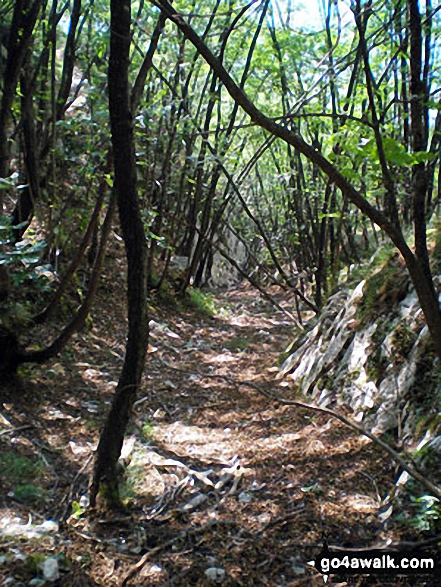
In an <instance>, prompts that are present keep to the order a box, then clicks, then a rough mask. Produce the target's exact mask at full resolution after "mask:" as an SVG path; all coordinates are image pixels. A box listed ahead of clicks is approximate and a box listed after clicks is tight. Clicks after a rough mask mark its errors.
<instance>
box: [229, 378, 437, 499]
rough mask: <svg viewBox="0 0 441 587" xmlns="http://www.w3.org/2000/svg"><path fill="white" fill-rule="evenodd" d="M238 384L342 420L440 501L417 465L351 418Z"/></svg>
mask: <svg viewBox="0 0 441 587" xmlns="http://www.w3.org/2000/svg"><path fill="white" fill-rule="evenodd" d="M238 383H239V385H246V386H247V387H251V388H252V389H255V390H256V391H258V392H259V393H261V394H262V395H264V396H266V397H267V398H269V399H271V400H273V401H276V402H278V403H279V404H282V405H284V406H295V407H297V408H302V409H305V410H310V411H311V410H312V411H313V412H319V413H321V414H327V415H328V416H331V417H332V418H335V419H336V420H340V422H342V423H343V424H345V426H347V427H348V428H350V429H351V430H354V431H355V432H357V433H358V434H362V435H363V436H366V437H367V438H369V440H372V442H373V443H374V444H376V445H377V446H379V447H380V448H382V449H383V450H384V451H385V452H387V453H388V455H389V456H390V457H392V459H393V460H394V461H396V462H397V463H398V464H399V465H400V467H401V468H402V469H403V471H406V473H408V474H409V475H410V476H411V477H413V478H414V479H416V480H417V481H419V482H420V483H421V485H423V487H425V488H426V489H427V490H428V491H429V492H430V494H431V495H434V496H435V497H437V498H438V499H441V488H440V487H438V485H435V484H434V483H432V482H431V481H430V480H429V479H427V478H426V477H424V475H423V474H422V473H421V472H420V471H419V470H418V469H417V468H416V467H415V465H412V464H410V463H408V462H407V461H405V460H404V459H403V457H402V456H401V455H400V454H399V453H398V452H397V451H396V450H394V449H393V448H392V447H391V446H389V445H388V444H387V443H386V442H384V441H383V440H381V438H378V436H375V434H372V432H369V431H368V430H366V429H365V428H363V426H360V425H359V424H356V423H355V422H354V421H353V420H351V419H350V418H347V417H346V416H343V414H340V413H339V412H336V411H335V410H331V409H330V408H324V407H321V406H317V405H315V404H309V403H306V402H301V401H297V400H288V399H285V398H283V397H280V396H279V395H277V394H276V393H272V392H269V391H266V390H265V389H263V388H262V387H260V385H257V384H256V383H253V382H251V381H239V382H238Z"/></svg>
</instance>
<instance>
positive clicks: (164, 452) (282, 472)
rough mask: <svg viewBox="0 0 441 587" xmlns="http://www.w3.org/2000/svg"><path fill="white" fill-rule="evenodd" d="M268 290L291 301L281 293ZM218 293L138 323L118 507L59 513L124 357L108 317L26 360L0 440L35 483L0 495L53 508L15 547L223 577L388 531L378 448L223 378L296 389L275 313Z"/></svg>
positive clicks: (72, 573) (298, 567) (26, 509)
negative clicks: (49, 525)
mask: <svg viewBox="0 0 441 587" xmlns="http://www.w3.org/2000/svg"><path fill="white" fill-rule="evenodd" d="M278 301H279V303H282V304H286V305H287V307H288V306H289V302H287V301H286V300H285V301H284V300H283V299H282V298H281V296H280V294H279V300H278ZM216 303H217V306H218V307H219V308H222V309H221V310H220V311H219V312H218V313H217V314H216V315H215V317H212V318H210V317H202V318H201V317H200V315H198V313H197V312H194V311H192V312H184V313H179V314H174V315H173V316H170V315H167V314H165V313H164V314H163V315H162V316H159V317H156V318H155V319H154V321H153V322H152V323H151V343H150V345H151V346H150V349H149V360H148V365H147V370H146V377H145V381H144V384H143V388H142V393H141V394H140V396H139V399H138V401H137V403H136V405H135V414H134V419H133V423H132V425H131V429H130V431H129V436H128V439H127V443H126V445H125V449H124V451H125V453H127V454H130V459H131V462H130V465H129V466H128V468H127V470H126V473H125V481H124V484H123V486H124V489H123V493H124V495H125V496H126V498H127V499H128V501H129V503H130V508H129V509H128V513H127V514H122V515H117V516H115V517H113V518H110V519H109V518H103V517H101V516H100V515H99V513H97V514H95V515H92V516H90V515H89V516H81V515H80V514H81V512H80V511H78V512H77V514H78V515H77V516H74V517H72V516H71V517H70V518H69V515H70V514H71V507H70V504H71V502H72V501H73V500H76V501H80V498H81V495H82V494H84V493H86V489H87V474H88V468H87V463H88V458H89V457H90V455H91V454H92V449H93V444H92V439H95V440H96V438H97V434H98V431H99V427H100V425H101V422H102V419H103V417H104V414H105V411H106V408H107V405H108V403H109V401H110V398H111V394H112V390H113V389H114V386H115V381H116V379H117V374H118V369H119V367H120V364H121V362H120V361H121V356H122V352H123V348H124V347H123V341H124V332H123V331H122V330H121V331H120V326H118V325H115V324H114V323H112V324H110V323H106V322H105V321H104V322H102V323H100V322H96V323H95V324H94V326H93V329H92V330H91V331H90V332H86V333H84V334H82V335H81V336H78V337H77V339H76V342H75V344H74V345H73V347H72V349H71V350H70V351H69V352H67V353H65V355H64V356H63V358H62V359H60V361H59V363H57V364H55V365H52V367H51V368H50V369H49V370H47V369H46V370H44V369H38V368H36V369H35V370H33V371H32V372H31V374H30V377H29V389H28V390H25V391H24V394H23V395H22V397H21V398H17V399H15V400H14V401H11V402H10V403H6V404H4V405H3V407H4V409H3V412H5V413H6V414H7V415H8V418H9V421H10V422H11V425H13V426H14V427H15V428H19V427H20V426H21V425H23V423H28V424H29V423H30V424H31V425H32V426H33V429H31V430H21V431H18V432H17V433H16V434H7V435H5V437H2V438H1V444H2V446H1V448H2V450H6V451H18V452H19V451H21V452H20V454H21V453H22V452H23V451H24V452H25V453H27V454H29V455H34V456H35V455H36V454H37V455H39V456H40V457H43V459H44V461H45V462H46V463H47V467H46V469H45V473H44V474H43V475H42V476H41V486H42V489H43V490H44V499H42V500H36V502H35V503H32V504H23V503H17V501H16V500H14V499H13V498H8V497H7V494H8V492H9V493H10V492H11V483H10V482H8V480H3V484H4V488H3V489H4V493H3V495H4V496H5V497H4V499H3V508H2V510H1V511H0V519H5V517H7V516H10V517H11V518H12V517H13V516H16V517H17V516H18V517H19V518H20V517H21V519H23V520H26V516H27V515H28V514H29V513H32V516H33V519H34V521H35V520H40V521H42V520H44V519H48V518H52V519H57V520H60V519H62V520H64V521H62V522H61V525H60V533H59V536H58V537H57V538H56V539H55V540H54V539H51V538H48V539H47V542H45V541H44V540H43V541H39V543H38V545H35V543H34V542H32V541H28V542H22V543H21V544H20V549H21V552H25V553H27V554H29V553H33V552H39V553H40V554H41V553H42V552H43V553H45V554H47V553H52V554H53V553H55V554H60V553H64V555H65V556H66V561H67V562H66V564H65V567H64V568H63V567H62V568H61V577H62V581H61V583H60V584H61V585H74V584H76V585H84V586H86V585H87V584H91V583H88V581H95V584H97V585H106V586H107V585H109V586H110V585H120V586H122V585H177V586H183V587H184V586H192V585H210V584H213V581H215V574H216V573H217V574H218V575H217V577H218V579H219V584H222V585H243V586H252V585H268V586H276V585H280V586H288V585H289V586H297V585H299V586H300V585H302V586H304V585H305V586H306V585H310V586H315V585H323V578H322V577H321V575H319V574H318V573H317V572H316V571H315V569H313V568H311V567H310V566H308V565H307V564H306V563H307V562H308V561H310V560H311V559H312V558H314V556H315V555H316V554H317V553H318V552H319V551H320V549H321V545H322V541H323V537H324V536H326V538H327V539H328V540H329V542H330V543H332V544H338V545H340V546H350V547H355V546H367V545H369V544H372V543H375V542H377V541H378V540H381V539H382V538H384V537H385V536H386V533H385V531H384V529H383V528H382V527H381V526H380V524H379V522H378V518H377V517H376V515H375V513H376V511H377V508H378V505H379V498H380V496H381V495H383V494H384V493H385V491H386V490H387V489H388V488H389V486H388V483H389V482H390V479H391V477H392V471H391V465H390V463H389V462H388V461H387V460H386V459H385V458H384V457H383V455H381V454H379V452H378V449H377V448H375V447H373V446H372V445H371V444H366V442H365V440H364V439H362V438H359V437H356V436H354V434H353V433H352V432H351V431H349V430H347V429H345V428H344V427H343V426H342V425H341V424H339V423H338V422H335V421H332V420H330V419H329V418H328V417H326V416H324V415H320V414H319V415H317V414H312V413H307V412H304V411H299V410H296V409H293V408H291V407H287V406H278V405H275V404H274V402H272V401H271V400H269V399H267V398H266V397H265V396H263V395H261V394H260V393H259V392H258V391H256V390H255V389H252V388H250V387H246V386H241V385H238V384H236V382H237V383H238V382H240V381H245V380H246V381H252V382H254V383H257V384H258V385H259V386H261V387H262V388H264V389H266V390H276V391H278V393H280V394H283V395H285V396H286V397H291V398H292V397H293V396H292V394H293V390H291V389H290V388H289V387H284V386H283V384H282V385H280V382H279V381H276V379H275V376H276V374H277V365H278V362H279V360H280V355H281V353H282V352H283V350H284V349H285V348H286V346H287V345H288V343H289V342H291V339H292V332H293V327H292V325H291V324H290V323H289V322H288V321H287V319H286V317H285V316H284V314H283V313H281V312H278V311H275V310H274V308H273V307H271V306H270V305H269V304H268V302H266V301H263V300H262V299H261V298H260V297H259V296H258V295H257V294H256V292H255V291H253V290H251V289H249V288H246V287H238V288H236V289H234V290H231V291H229V292H226V293H223V294H221V295H219V296H218V297H217V302H216ZM115 341H117V342H115ZM5 405H6V407H5ZM14 438H15V439H16V440H15V441H14V442H15V444H14V443H12V440H13V439H14ZM17 446H20V447H21V448H20V449H18V448H17ZM72 480H74V481H72ZM387 536H391V534H390V533H389V534H388V535H387ZM392 536H394V535H392ZM8 548H11V541H10V540H9V542H8V544H7V545H6V546H4V548H3V552H7V549H8ZM1 572H2V570H1V567H0V575H1ZM23 573H24V571H23ZM4 576H6V574H5V573H4ZM74 581H77V582H76V583H75V582H74ZM363 581H364V582H363ZM328 584H331V585H337V584H339V585H376V584H377V583H375V581H372V580H369V579H367V578H365V579H363V580H362V579H360V578H359V579H357V580H355V579H354V580H351V581H350V582H344V581H342V582H340V583H338V582H331V583H328ZM379 584H382V585H384V584H386V583H385V582H384V581H383V582H382V583H379ZM390 584H393V585H405V584H406V583H404V582H399V580H396V581H395V582H392V583H390ZM413 584H414V585H415V584H416V583H415V581H414V582H413Z"/></svg>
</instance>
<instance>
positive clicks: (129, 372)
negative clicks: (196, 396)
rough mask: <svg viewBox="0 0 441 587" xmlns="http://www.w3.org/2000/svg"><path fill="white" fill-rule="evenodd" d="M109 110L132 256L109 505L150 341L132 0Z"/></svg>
mask: <svg viewBox="0 0 441 587" xmlns="http://www.w3.org/2000/svg"><path fill="white" fill-rule="evenodd" d="M110 10H111V21H110V58H109V73H108V81H109V113H110V126H111V133H112V145H113V156H114V166H115V179H114V189H115V190H116V195H117V200H118V210H119V217H120V223H121V228H122V234H123V238H124V243H125V247H126V256H127V287H128V293H127V299H128V323H129V324H128V338H127V344H126V355H125V359H124V366H123V370H122V373H121V376H120V379H119V382H118V386H117V388H116V392H115V397H114V400H113V403H112V407H111V408H110V412H109V414H108V416H107V420H106V422H105V424H104V428H103V431H102V433H101V438H100V441H99V444H98V449H97V453H96V458H95V466H94V471H93V479H92V484H91V488H90V503H91V505H92V506H94V505H95V503H96V497H97V494H98V491H99V490H100V489H101V493H102V495H103V496H104V498H105V500H106V503H107V505H109V506H118V505H119V504H120V499H119V492H118V480H117V471H116V465H117V462H118V458H119V456H120V454H121V448H122V444H123V441H124V433H125V430H126V427H127V423H128V421H129V417H130V411H131V408H132V405H133V402H134V401H135V398H136V392H137V390H138V388H139V385H140V382H141V377H142V372H143V368H144V363H145V356H146V350H147V341H148V319H147V303H146V300H147V280H146V257H147V255H146V250H147V249H146V240H145V234H144V226H143V222H142V219H141V213H140V208H139V201H138V193H137V186H136V161H135V147H134V139H133V125H132V114H131V109H130V98H129V71H128V70H129V63H130V60H129V53H130V24H131V14H130V0H111V3H110Z"/></svg>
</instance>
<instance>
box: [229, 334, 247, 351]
mask: <svg viewBox="0 0 441 587" xmlns="http://www.w3.org/2000/svg"><path fill="white" fill-rule="evenodd" d="M248 344H249V341H248V339H247V338H245V337H244V336H234V337H233V338H231V339H230V340H229V341H228V342H227V343H226V345H225V346H226V348H227V349H228V350H230V351H233V352H234V353H241V352H243V351H245V350H246V349H247V347H248Z"/></svg>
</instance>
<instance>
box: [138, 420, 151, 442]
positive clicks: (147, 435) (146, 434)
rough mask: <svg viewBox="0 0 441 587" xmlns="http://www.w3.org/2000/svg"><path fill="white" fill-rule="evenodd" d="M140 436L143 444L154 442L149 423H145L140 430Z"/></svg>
mask: <svg viewBox="0 0 441 587" xmlns="http://www.w3.org/2000/svg"><path fill="white" fill-rule="evenodd" d="M141 436H142V439H143V440H145V442H149V443H151V442H153V440H154V427H153V424H152V423H151V422H145V424H143V426H142V428H141Z"/></svg>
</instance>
